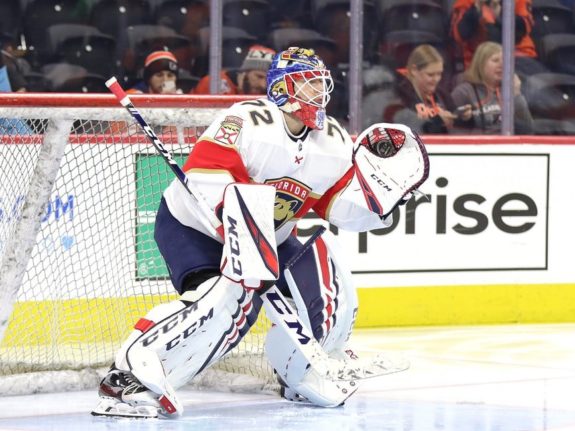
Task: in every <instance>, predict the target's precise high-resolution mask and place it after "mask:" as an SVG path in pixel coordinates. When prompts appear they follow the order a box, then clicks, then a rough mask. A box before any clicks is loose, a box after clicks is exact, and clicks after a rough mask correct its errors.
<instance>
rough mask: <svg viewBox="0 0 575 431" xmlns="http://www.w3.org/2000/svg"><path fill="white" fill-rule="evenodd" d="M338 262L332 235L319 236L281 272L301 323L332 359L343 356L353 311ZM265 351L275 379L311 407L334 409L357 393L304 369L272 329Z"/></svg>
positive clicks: (347, 277) (348, 281)
mask: <svg viewBox="0 0 575 431" xmlns="http://www.w3.org/2000/svg"><path fill="white" fill-rule="evenodd" d="M343 260H344V257H343V253H342V252H341V250H340V249H339V247H338V245H337V243H336V240H335V238H334V237H333V235H332V234H331V233H330V232H324V233H323V234H322V235H321V236H320V237H319V238H318V239H317V240H316V241H315V242H314V244H313V246H312V247H310V249H308V251H306V252H305V253H304V254H303V255H302V256H300V258H299V259H298V260H297V261H296V262H295V263H293V265H292V266H291V267H290V268H289V269H287V270H286V271H285V278H286V281H287V283H288V286H289V288H290V291H291V293H292V297H293V301H294V303H295V307H296V309H297V310H298V314H299V316H300V318H301V320H302V322H303V323H304V324H305V325H306V326H307V327H308V329H310V330H311V332H312V333H313V334H314V335H315V336H316V338H317V339H318V341H319V342H320V344H321V345H322V347H323V348H324V350H325V351H326V352H327V353H329V354H330V356H332V357H337V358H338V359H339V358H342V357H346V358H348V357H347V356H345V353H344V350H345V345H346V342H347V340H348V339H349V336H350V334H351V330H352V328H353V325H354V322H355V317H356V312H357V293H356V290H355V287H354V286H353V281H352V275H351V272H350V271H349V270H348V269H347V267H346V266H345V263H344V262H343ZM313 266H315V267H316V268H317V270H316V271H315V274H314V271H310V270H309V268H310V267H313ZM310 274H313V275H310ZM304 277H305V278H304ZM308 277H317V279H311V278H308ZM298 280H299V283H300V284H301V285H302V286H305V287H303V289H305V290H304V291H303V292H302V291H301V290H300V288H299V287H298ZM308 305H309V306H308ZM265 349H266V354H267V356H268V359H269V361H270V363H271V364H272V366H273V367H274V369H275V370H276V371H277V373H278V376H279V377H280V378H281V379H282V380H283V381H284V382H285V383H286V384H287V385H288V386H289V387H290V388H291V389H292V390H294V391H295V392H297V393H298V394H300V395H302V396H304V397H306V398H307V399H308V400H309V401H310V402H312V403H313V404H316V405H318V406H323V407H334V406H338V405H340V404H342V403H343V402H344V401H345V400H346V399H347V398H349V397H350V396H351V395H352V394H353V393H354V392H355V391H356V390H357V389H358V382H353V381H351V382H344V381H331V380H327V379H325V378H324V377H322V376H320V375H318V374H317V373H315V372H314V371H313V370H311V369H309V368H308V362H307V360H306V359H305V358H304V357H303V355H301V354H300V353H299V351H298V350H296V349H295V348H294V346H293V344H292V343H291V341H290V340H289V338H288V337H287V336H285V335H284V334H283V333H282V331H280V330H279V329H278V328H272V329H271V330H270V331H269V332H268V335H267V337H266V344H265ZM348 359H349V358H348Z"/></svg>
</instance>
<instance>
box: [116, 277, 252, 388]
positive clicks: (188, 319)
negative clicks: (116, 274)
mask: <svg viewBox="0 0 575 431" xmlns="http://www.w3.org/2000/svg"><path fill="white" fill-rule="evenodd" d="M260 307H261V300H260V299H259V298H254V297H253V293H252V292H248V291H246V290H245V289H244V288H243V287H242V286H241V285H239V284H238V283H235V282H233V281H230V280H228V279H226V278H224V277H213V278H211V279H209V280H207V281H205V282H204V283H202V284H201V285H200V286H198V289H197V290H196V291H193V292H192V291H189V292H186V293H184V295H182V297H181V300H178V301H173V302H171V303H169V304H164V305H160V306H158V307H155V308H154V309H152V310H151V311H150V312H149V313H148V314H147V315H146V317H145V318H144V319H140V321H139V322H138V323H137V324H136V326H135V330H134V332H133V333H132V334H131V335H130V336H129V338H128V340H127V341H126V342H125V343H124V345H123V346H122V348H121V349H120V351H119V352H118V355H117V358H116V365H117V366H118V368H120V369H128V370H129V369H131V368H132V367H131V364H130V358H131V354H132V351H133V353H134V354H136V352H137V351H138V350H139V349H141V348H145V349H150V350H152V351H153V352H155V354H156V355H157V357H158V359H159V360H160V361H161V364H162V366H163V369H164V371H165V375H166V378H167V382H168V383H169V384H170V385H171V386H173V387H174V388H178V387H181V386H183V385H185V384H186V383H187V382H188V381H189V380H191V379H192V378H193V377H194V376H195V375H196V374H198V373H199V372H201V371H202V370H203V369H205V368H207V367H208V366H210V365H211V364H213V363H214V362H216V361H217V360H219V359H220V358H221V357H222V356H224V355H225V354H226V353H227V352H229V351H230V350H231V349H233V348H234V347H235V346H236V345H237V344H238V343H239V342H240V340H241V339H242V338H243V336H244V335H245V334H246V333H247V332H248V330H249V328H250V327H251V326H252V325H253V324H254V323H255V321H256V320H257V315H258V313H259V309H260Z"/></svg>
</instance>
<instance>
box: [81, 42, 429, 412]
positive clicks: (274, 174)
mask: <svg viewBox="0 0 575 431" xmlns="http://www.w3.org/2000/svg"><path fill="white" fill-rule="evenodd" d="M332 89H333V82H332V79H331V76H330V72H329V70H327V69H326V67H325V66H324V63H323V62H322V60H321V59H320V58H319V57H318V56H317V55H316V54H315V53H314V52H313V50H310V49H304V48H295V47H294V48H289V49H287V50H285V51H283V52H280V53H278V54H277V55H276V56H275V57H274V59H273V62H272V65H271V67H270V69H269V72H268V75H267V98H262V99H257V100H252V101H246V102H241V103H237V104H235V105H233V106H232V107H230V108H229V109H228V110H226V111H225V112H224V113H222V114H221V115H220V116H219V118H217V119H216V120H215V121H214V122H213V123H212V124H211V126H210V127H209V128H208V129H207V130H206V131H205V133H204V134H203V135H202V136H201V138H200V139H199V140H198V142H197V143H196V145H195V146H194V149H193V151H192V152H191V154H190V156H189V158H188V160H187V161H186V163H185V165H184V168H183V170H184V172H185V177H186V181H187V182H189V183H192V184H193V185H194V187H195V190H198V191H199V192H200V194H201V196H200V197H199V199H201V200H202V202H203V203H204V205H203V206H202V207H201V208H200V206H199V205H198V200H197V199H196V200H194V199H191V197H190V194H189V193H186V189H185V184H183V183H182V182H181V181H178V180H174V181H173V182H172V183H171V185H170V186H169V187H168V188H167V189H166V190H165V192H164V195H163V198H162V200H161V203H160V206H159V209H158V213H157V217H156V224H155V240H156V242H157V245H158V248H159V250H160V252H161V254H162V256H163V258H164V260H165V262H166V264H167V267H168V269H169V274H170V277H171V281H172V283H173V286H174V288H175V289H176V291H177V292H178V293H179V295H180V296H179V299H178V300H176V301H173V302H170V303H166V304H162V305H159V306H157V307H155V308H153V309H152V310H150V311H149V312H148V314H147V315H146V316H144V317H142V318H141V319H140V320H139V321H138V322H137V323H136V324H135V326H134V330H133V332H132V333H131V334H130V335H129V337H128V338H127V340H125V341H124V343H123V344H122V346H121V348H120V349H119V351H118V352H117V355H116V358H115V361H114V364H113V365H112V366H111V368H110V370H109V372H108V374H107V375H106V376H105V377H104V379H103V380H102V382H101V384H100V387H99V396H100V402H99V404H98V406H97V407H96V408H95V409H94V411H93V412H92V413H93V414H95V415H107V416H127V417H157V416H158V415H162V416H167V417H174V416H178V415H180V414H181V413H182V411H183V408H182V405H181V403H180V402H179V400H178V397H177V394H176V392H175V390H176V389H177V388H179V387H181V386H183V385H185V384H186V383H187V382H189V381H190V380H191V379H192V378H193V377H194V376H196V375H197V374H198V373H201V372H202V370H205V369H206V368H207V367H209V366H210V365H212V364H214V363H215V362H217V361H218V360H220V359H221V358H222V357H223V356H224V355H226V353H228V352H230V351H231V350H232V349H233V348H234V347H235V346H236V345H237V344H238V343H239V342H240V340H241V339H242V337H243V336H244V335H245V334H246V333H247V332H248V331H249V329H250V327H251V326H252V325H253V324H254V323H255V321H256V319H257V316H258V313H259V311H260V309H261V307H262V303H263V302H266V301H267V302H270V303H271V304H272V307H275V308H277V310H280V311H281V310H283V307H286V309H287V308H289V307H292V308H294V309H295V310H297V316H298V318H299V319H300V320H301V321H302V322H303V323H304V324H305V325H304V326H305V329H306V330H307V331H308V332H309V333H310V334H313V339H315V340H316V341H317V342H318V343H319V346H321V349H322V351H323V352H325V354H326V355H327V357H329V358H335V359H336V360H340V359H341V360H353V359H350V358H349V355H348V354H347V353H346V342H347V341H348V338H349V336H350V334H351V331H352V328H353V324H354V320H355V317H356V314H357V311H358V303H357V296H356V291H355V288H354V286H353V283H352V276H351V273H350V270H349V269H348V268H347V266H346V264H345V262H344V261H343V258H342V254H341V252H340V251H338V246H337V244H336V242H335V240H334V237H333V236H332V235H331V234H329V232H326V231H325V230H323V232H322V231H320V233H318V234H316V235H314V236H313V237H312V238H311V239H310V240H309V241H307V242H306V244H305V245H302V243H300V241H299V240H298V239H297V237H296V234H295V232H296V231H295V230H296V224H297V222H298V220H300V219H301V218H302V217H304V215H305V214H306V213H307V212H308V211H310V210H313V211H314V212H315V213H316V214H318V215H319V216H320V217H322V218H323V219H325V220H327V221H329V222H330V223H332V224H334V225H335V226H337V227H339V228H341V229H346V230H350V231H369V230H372V229H378V228H382V227H385V226H389V224H390V223H391V218H392V212H393V210H394V209H395V208H396V207H397V206H398V205H401V204H403V203H405V202H406V201H407V200H408V199H409V198H410V196H411V195H412V193H413V192H414V191H416V190H417V189H418V188H419V187H420V186H421V185H422V184H423V183H424V181H425V180H426V179H427V177H428V171H429V163H428V157H427V154H426V151H425V148H424V146H423V144H422V142H421V140H420V139H419V137H418V136H417V135H416V134H415V133H413V132H412V131H411V130H410V129H409V128H408V127H405V126H403V125H399V124H383V123H382V124H375V125H373V126H371V127H369V128H368V129H367V130H365V131H364V132H363V133H361V134H360V135H359V136H358V137H357V139H356V140H355V142H353V141H352V139H351V137H350V136H349V135H348V133H347V132H346V131H345V129H344V128H343V127H341V126H340V125H339V124H338V123H337V122H336V121H335V120H334V119H332V118H329V117H326V115H325V108H326V105H327V104H328V102H329V99H330V92H331V91H332ZM206 204H207V205H206ZM206 208H209V211H210V212H211V214H212V216H213V214H215V215H216V216H217V217H218V219H219V220H220V221H221V223H222V227H223V228H222V229H221V230H220V229H214V227H213V223H210V222H209V220H208V217H206V211H205V209H206ZM272 288H277V289H278V290H279V291H280V292H281V293H282V294H283V295H284V296H285V297H286V298H288V300H287V301H285V302H288V303H289V304H287V303H283V302H281V301H280V302H277V301H275V302H274V300H273V299H271V300H270V298H268V297H265V295H266V291H269V289H272ZM278 298H279V297H278ZM266 310H267V308H266ZM314 342H315V341H314ZM265 352H266V356H267V358H268V360H269V362H270V364H271V365H272V366H273V368H274V370H275V371H276V373H277V378H278V381H279V383H280V384H281V386H282V391H281V393H282V396H283V397H284V398H286V399H287V400H290V401H298V402H302V401H303V402H306V403H311V404H313V405H317V406H323V407H335V406H339V405H341V404H343V403H344V402H345V400H346V399H347V398H349V397H350V396H351V395H352V394H353V393H354V392H356V390H357V388H358V387H359V385H358V384H359V383H360V381H356V380H353V379H346V378H338V377H337V376H328V375H327V374H326V373H322V372H321V370H319V368H318V367H317V366H316V365H315V364H313V363H312V362H313V361H314V358H313V357H310V355H309V354H306V353H305V352H304V351H303V350H302V345H298V343H296V342H294V339H293V337H290V336H288V334H287V333H286V331H285V328H283V327H282V326H281V325H274V326H273V327H272V328H271V329H270V330H269V331H268V333H267V335H266V340H265Z"/></svg>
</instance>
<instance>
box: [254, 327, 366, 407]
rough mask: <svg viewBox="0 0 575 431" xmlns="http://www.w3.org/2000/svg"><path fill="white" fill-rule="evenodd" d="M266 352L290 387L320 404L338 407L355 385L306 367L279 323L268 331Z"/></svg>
mask: <svg viewBox="0 0 575 431" xmlns="http://www.w3.org/2000/svg"><path fill="white" fill-rule="evenodd" d="M265 348H266V354H267V357H268V360H269V361H270V364H271V365H272V367H273V368H274V369H275V370H276V371H277V373H278V376H279V377H281V379H282V380H283V381H284V382H285V383H286V384H287V385H288V387H289V388H290V389H292V390H293V391H295V392H296V393H298V394H299V395H301V396H304V397H305V398H307V400H308V401H309V402H311V403H312V404H314V405H316V406H320V407H337V406H339V405H341V404H343V402H345V400H347V399H348V398H349V397H350V396H351V395H352V394H353V393H354V392H355V391H357V389H358V383H357V382H355V381H332V380H327V379H326V378H325V377H323V376H321V375H319V374H318V373H317V372H316V371H314V370H313V369H311V368H308V362H307V360H306V359H305V358H304V357H303V355H302V354H301V353H300V352H299V351H298V350H296V349H294V348H293V345H292V343H291V341H290V339H289V338H288V337H287V336H286V335H285V334H284V333H283V332H282V331H281V329H280V328H278V327H273V328H271V329H270V330H269V331H268V334H267V337H266V343H265Z"/></svg>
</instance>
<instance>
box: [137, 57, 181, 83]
mask: <svg viewBox="0 0 575 431" xmlns="http://www.w3.org/2000/svg"><path fill="white" fill-rule="evenodd" d="M163 70H168V71H170V72H173V73H175V74H176V76H177V75H178V60H177V59H176V57H175V56H174V54H172V53H171V52H169V51H154V52H152V53H151V54H150V55H148V56H147V57H146V60H145V61H144V81H145V82H148V81H149V79H150V78H151V77H152V75H153V74H154V73H158V72H161V71H163Z"/></svg>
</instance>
